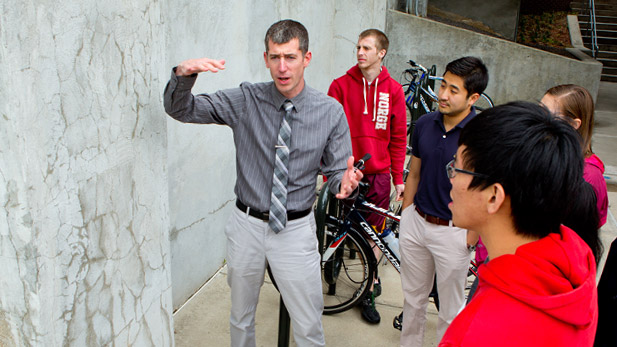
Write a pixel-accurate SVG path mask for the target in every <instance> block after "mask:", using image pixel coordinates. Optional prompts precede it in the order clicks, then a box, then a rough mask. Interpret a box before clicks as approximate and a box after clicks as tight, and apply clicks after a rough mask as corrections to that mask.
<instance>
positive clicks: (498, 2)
mask: <svg viewBox="0 0 617 347" xmlns="http://www.w3.org/2000/svg"><path fill="white" fill-rule="evenodd" d="M429 5H431V6H435V7H437V8H439V9H440V10H443V11H448V12H451V13H455V14H458V15H461V16H463V17H467V18H470V19H473V20H477V21H479V22H482V23H484V24H486V25H487V26H489V27H490V28H491V29H493V30H495V31H496V32H497V33H499V34H501V35H502V36H503V37H505V38H507V39H509V40H514V39H515V35H516V25H517V22H518V9H519V5H520V0H493V1H486V0H466V1H450V0H429Z"/></svg>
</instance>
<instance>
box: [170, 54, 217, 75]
mask: <svg viewBox="0 0 617 347" xmlns="http://www.w3.org/2000/svg"><path fill="white" fill-rule="evenodd" d="M219 70H225V59H221V60H215V59H210V58H200V59H189V60H185V61H183V62H181V63H180V64H178V67H177V68H176V76H190V75H192V74H194V73H200V72H206V71H210V72H218V71H219Z"/></svg>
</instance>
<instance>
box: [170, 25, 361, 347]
mask: <svg viewBox="0 0 617 347" xmlns="http://www.w3.org/2000/svg"><path fill="white" fill-rule="evenodd" d="M265 45H266V52H265V53H264V60H265V63H266V67H267V68H268V69H270V74H271V76H272V79H273V81H272V82H267V83H255V84H252V83H248V82H244V83H242V84H240V87H239V88H234V89H227V90H220V91H218V92H215V93H213V94H200V95H193V94H192V93H191V88H192V87H193V84H194V83H195V80H196V78H197V74H198V73H200V72H206V71H210V72H218V71H219V70H222V69H224V68H225V61H224V60H214V59H208V58H201V59H192V60H187V61H184V62H182V63H180V64H179V65H178V66H177V67H176V68H174V71H173V73H172V76H171V79H170V81H169V83H168V84H167V87H166V88H165V96H164V101H165V110H166V111H167V113H168V114H169V115H170V116H171V117H173V118H175V119H177V120H179V121H181V122H185V123H215V124H225V125H227V126H229V127H231V129H232V130H233V134H234V143H235V146H236V171H237V181H236V186H235V193H236V196H237V201H236V206H237V207H238V208H237V209H234V211H233V212H232V216H231V217H230V222H229V223H228V226H227V228H226V230H225V233H226V235H227V266H228V283H229V286H230V287H231V301H232V307H231V316H230V330H231V345H232V346H255V344H256V342H255V322H254V320H255V309H256V306H257V300H258V297H259V290H260V288H261V285H262V284H263V280H264V271H265V264H266V261H267V262H268V263H269V264H270V267H271V269H272V272H273V274H274V277H275V278H276V282H277V285H278V287H279V290H280V292H281V295H282V297H283V300H284V302H285V306H286V307H287V308H288V310H289V313H290V316H291V320H292V324H293V332H294V338H295V340H296V344H297V345H298V346H323V345H325V341H324V336H323V328H322V324H321V315H322V311H323V297H322V286H321V271H320V256H319V253H318V250H317V240H316V236H315V220H314V217H313V214H312V210H311V207H312V205H313V202H314V200H315V185H316V180H317V175H318V171H319V169H320V167H321V170H322V172H323V173H324V174H325V175H326V176H327V177H328V179H329V180H330V184H331V187H340V188H339V193H338V194H337V195H336V197H337V198H339V199H341V198H345V197H347V196H349V195H350V194H351V193H352V192H353V190H354V189H355V188H356V187H357V185H358V181H359V180H360V179H361V178H362V173H361V172H360V171H356V170H354V168H353V161H354V159H353V157H352V156H351V153H352V151H351V140H350V136H349V128H348V125H347V120H346V118H345V113H344V111H343V108H342V107H341V105H340V104H339V103H338V102H337V101H336V100H334V99H332V98H330V97H328V96H326V95H325V94H324V93H321V92H318V91H317V90H315V89H313V88H311V87H309V86H308V85H306V84H305V82H304V69H305V68H306V67H307V66H308V64H309V62H310V61H311V57H312V54H311V52H310V51H308V33H307V31H306V28H304V26H303V25H302V24H300V23H298V22H295V21H292V20H283V21H279V22H277V23H275V24H273V25H272V26H271V27H270V29H268V32H267V33H266V38H265ZM287 100H289V101H291V103H292V104H293V109H292V111H291V115H290V119H288V122H289V124H290V126H291V145H290V148H289V164H288V169H289V179H288V185H287V223H286V225H285V228H284V229H283V230H282V231H280V232H279V233H275V232H274V231H272V229H270V227H269V226H268V219H269V215H268V211H269V208H270V197H271V191H272V175H273V171H274V161H275V156H276V150H275V146H276V145H277V138H278V134H279V127H280V125H281V122H282V119H283V116H284V115H285V111H284V110H283V104H284V103H285V102H286V101H287Z"/></svg>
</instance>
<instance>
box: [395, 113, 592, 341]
mask: <svg viewBox="0 0 617 347" xmlns="http://www.w3.org/2000/svg"><path fill="white" fill-rule="evenodd" d="M458 145H459V147H458V150H457V152H456V158H455V159H454V160H452V161H451V162H450V163H449V164H448V165H447V167H446V168H444V169H445V170H446V171H447V174H448V177H449V178H450V181H451V183H452V189H451V191H450V196H451V198H452V202H451V203H450V204H449V206H448V207H449V208H450V210H451V211H452V222H453V223H454V224H456V225H457V226H459V227H461V228H467V229H471V230H474V231H477V232H478V233H479V234H480V237H481V238H482V240H483V241H484V244H485V246H486V249H487V251H488V256H489V258H490V261H489V262H488V263H485V264H483V265H481V266H480V268H479V272H478V279H479V286H478V290H477V291H476V293H475V295H474V296H473V298H472V300H471V302H470V303H469V304H468V305H467V306H466V307H465V309H464V310H463V311H462V312H461V313H459V315H458V316H457V317H456V318H455V319H454V320H453V321H452V323H451V324H450V326H449V328H448V330H447V331H446V333H445V335H444V336H443V339H442V340H441V343H440V344H439V346H444V347H447V346H527V347H531V346H592V345H593V341H594V336H595V330H596V326H597V322H598V302H597V290H596V262H595V259H594V255H593V252H592V251H591V249H590V248H589V246H588V245H587V244H586V243H585V241H583V239H582V238H581V237H579V235H582V236H583V238H585V239H590V238H595V241H596V242H597V239H598V229H597V226H598V215H597V206H596V204H595V199H594V192H593V189H592V188H591V186H589V185H588V184H587V183H586V182H585V181H584V179H583V155H582V151H581V148H580V140H579V137H578V135H577V133H576V130H574V128H572V127H571V126H570V125H569V124H568V123H567V121H564V120H561V119H558V118H556V117H553V116H552V115H551V114H550V113H549V112H548V111H547V110H546V109H544V108H543V107H541V106H538V105H536V104H531V103H526V102H516V103H509V104H505V105H501V106H497V107H494V108H491V109H488V110H486V111H484V112H482V113H480V114H479V115H478V116H477V117H476V118H474V119H472V120H471V121H470V122H469V123H467V125H466V126H465V128H464V129H463V130H462V132H461V136H460V138H459V141H458ZM403 213H405V211H403ZM569 216H577V222H576V223H575V224H576V225H575V226H574V229H575V230H572V229H570V228H568V227H566V226H564V225H562V224H561V223H560V222H561V221H563V220H566V219H568V217H569ZM569 225H571V224H569ZM596 242H592V244H597V243H596ZM405 319H407V316H405Z"/></svg>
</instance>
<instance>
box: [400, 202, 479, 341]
mask: <svg viewBox="0 0 617 347" xmlns="http://www.w3.org/2000/svg"><path fill="white" fill-rule="evenodd" d="M399 237H400V239H399V247H400V250H401V258H402V259H401V283H402V286H403V296H404V299H405V301H404V304H403V329H402V331H401V346H406V347H408V346H419V347H421V346H422V343H423V339H424V328H425V323H426V308H427V306H428V295H429V293H430V292H431V288H432V287H433V278H434V276H435V272H437V292H438V294H439V316H438V321H437V341H439V340H441V338H442V337H443V335H444V333H445V332H446V329H447V328H448V326H449V325H450V323H451V322H452V320H453V319H454V317H456V315H457V314H458V313H459V311H460V310H461V308H462V307H463V305H464V303H465V284H466V280H467V269H468V267H469V261H470V260H471V254H470V253H471V252H470V251H469V250H468V249H467V230H465V229H461V228H457V227H453V226H442V225H437V224H432V223H429V222H427V221H426V220H424V218H422V217H421V216H420V215H419V214H418V212H416V210H415V206H414V205H411V206H409V207H407V208H406V209H405V210H404V211H403V212H402V214H401V229H400V235H399Z"/></svg>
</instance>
